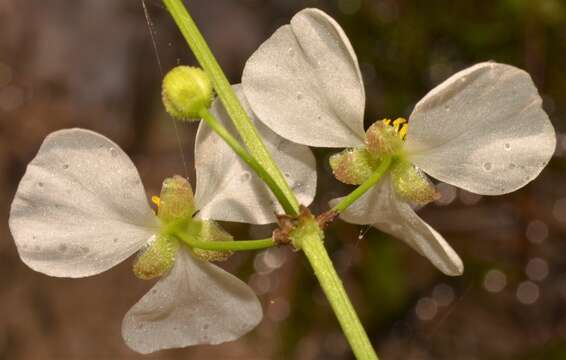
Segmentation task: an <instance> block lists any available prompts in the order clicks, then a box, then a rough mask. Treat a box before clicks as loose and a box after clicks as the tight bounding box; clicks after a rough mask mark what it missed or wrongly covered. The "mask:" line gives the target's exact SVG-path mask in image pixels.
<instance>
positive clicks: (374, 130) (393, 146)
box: [366, 119, 406, 157]
mask: <svg viewBox="0 0 566 360" xmlns="http://www.w3.org/2000/svg"><path fill="white" fill-rule="evenodd" d="M395 121H397V120H395ZM389 123H391V121H390V120H388V119H385V120H383V121H377V122H375V123H373V124H372V125H371V126H370V127H369V128H368V129H367V131H366V145H367V149H368V151H369V152H370V153H371V154H372V155H374V156H378V157H380V156H392V155H395V154H398V153H399V152H400V151H401V149H402V147H403V136H402V135H401V134H400V133H399V132H398V131H397V127H395V126H390V125H388V124H389ZM405 131H406V130H405Z"/></svg>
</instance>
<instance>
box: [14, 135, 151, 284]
mask: <svg viewBox="0 0 566 360" xmlns="http://www.w3.org/2000/svg"><path fill="white" fill-rule="evenodd" d="M156 225H157V224H156V218H155V216H154V215H153V212H152V210H151V208H150V207H149V205H148V203H147V199H146V195H145V192H144V189H143V185H142V183H141V179H140V177H139V174H138V172H137V170H136V168H135V166H134V164H133V163H132V161H131V160H130V159H129V158H128V156H127V155H126V154H125V153H124V152H123V151H122V150H121V149H120V148H119V147H118V145H116V144H115V143H113V142H112V141H110V140H109V139H107V138H106V137H104V136H102V135H100V134H97V133H95V132H92V131H88V130H82V129H69V130H61V131H57V132H54V133H52V134H51V135H49V136H48V137H47V138H46V139H45V141H44V142H43V144H42V145H41V148H40V149H39V152H38V154H37V156H36V157H35V158H34V159H33V160H32V161H31V162H30V164H29V165H28V167H27V170H26V173H25V175H24V177H23V178H22V180H21V182H20V185H19V186H18V190H17V192H16V196H15V198H14V201H13V203H12V208H11V210H10V231H11V232H12V235H13V237H14V239H15V241H16V246H17V248H18V252H19V254H20V257H21V258H22V260H23V261H24V262H25V263H26V264H27V265H28V266H29V267H31V268H32V269H34V270H36V271H40V272H42V273H45V274H47V275H51V276H63V277H83V276H89V275H94V274H98V273H100V272H102V271H105V270H107V269H109V268H110V267H112V266H114V265H116V264H118V263H119V262H121V261H122V260H124V259H125V258H127V257H128V256H130V255H131V254H133V253H134V252H136V251H137V250H139V249H140V248H141V247H142V246H143V245H144V244H145V243H146V241H147V240H148V239H149V238H150V237H151V236H152V234H153V232H154V228H155V226H156Z"/></svg>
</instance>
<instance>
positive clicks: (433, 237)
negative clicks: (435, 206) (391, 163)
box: [331, 177, 464, 276]
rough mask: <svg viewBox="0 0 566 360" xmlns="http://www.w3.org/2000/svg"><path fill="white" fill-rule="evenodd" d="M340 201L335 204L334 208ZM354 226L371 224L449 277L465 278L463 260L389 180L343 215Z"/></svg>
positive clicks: (332, 203) (377, 186) (367, 194)
mask: <svg viewBox="0 0 566 360" xmlns="http://www.w3.org/2000/svg"><path fill="white" fill-rule="evenodd" d="M339 200H340V199H335V200H332V201H331V205H334V204H335V203H336V202H338V201H339ZM340 217H341V218H342V219H344V220H345V221H347V222H349V223H353V224H363V225H366V224H371V225H373V226H374V227H376V228H378V229H379V230H381V231H383V232H386V233H388V234H391V235H393V236H395V237H397V238H399V239H401V240H404V241H405V242H406V243H407V244H409V245H410V246H411V247H412V248H413V249H415V250H416V251H417V252H418V253H420V254H421V255H423V256H424V257H426V258H428V259H429V260H430V261H431V262H432V263H433V264H434V265H435V266H436V267H437V268H438V269H439V270H440V271H442V272H443V273H445V274H446V275H451V276H455V275H461V274H462V272H463V269H464V266H463V264H462V260H460V258H459V257H458V254H456V252H455V251H454V250H453V249H452V248H451V247H450V245H449V244H448V243H447V242H446V240H444V238H443V237H442V236H441V235H440V234H439V233H438V232H436V231H435V230H434V229H433V228H432V227H431V226H430V225H428V224H427V223H426V222H424V221H423V220H422V219H421V218H420V217H419V216H418V215H417V214H416V213H415V212H414V211H413V209H412V208H411V206H410V205H409V204H407V203H405V202H403V201H402V200H401V199H399V198H398V196H397V195H396V194H395V192H394V190H393V188H392V187H391V182H390V179H389V177H387V178H384V179H383V181H382V182H381V183H379V184H378V185H376V186H375V187H374V188H373V189H371V190H369V191H368V192H367V193H366V194H365V195H363V196H362V197H361V198H360V199H358V201H356V202H355V203H354V204H352V206H350V207H349V208H348V209H347V210H346V211H345V212H344V213H342V215H341V216H340Z"/></svg>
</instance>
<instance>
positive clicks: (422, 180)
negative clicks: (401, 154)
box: [391, 161, 439, 205]
mask: <svg viewBox="0 0 566 360" xmlns="http://www.w3.org/2000/svg"><path fill="white" fill-rule="evenodd" d="M391 180H392V183H393V188H394V189H395V192H396V193H397V195H399V197H401V198H402V199H403V200H405V201H409V202H412V203H414V204H418V205H425V204H427V203H429V202H431V201H434V200H436V199H438V197H439V193H438V191H436V188H435V186H434V185H433V184H432V182H431V181H430V180H429V179H428V177H427V176H426V175H425V174H424V173H423V172H422V171H421V170H419V169H418V168H416V167H415V166H414V165H413V164H411V163H410V162H407V161H400V162H399V163H397V164H395V165H394V166H393V169H392V170H391Z"/></svg>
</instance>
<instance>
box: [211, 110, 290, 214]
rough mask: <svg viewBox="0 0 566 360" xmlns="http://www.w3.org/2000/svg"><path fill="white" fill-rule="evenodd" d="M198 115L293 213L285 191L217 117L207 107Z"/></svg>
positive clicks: (285, 208) (287, 211) (285, 207)
mask: <svg viewBox="0 0 566 360" xmlns="http://www.w3.org/2000/svg"><path fill="white" fill-rule="evenodd" d="M200 116H201V117H202V119H203V120H204V121H205V122H206V124H207V125H208V126H210V128H211V129H212V130H213V131H214V132H215V133H216V134H218V136H220V137H221V138H222V139H223V140H224V141H225V142H226V143H227V144H228V146H230V147H231V148H232V150H234V152H235V153H236V154H237V155H238V156H239V157H240V158H241V159H242V160H243V161H244V162H245V163H246V164H248V166H249V167H250V168H251V169H252V170H253V171H254V172H255V173H256V174H257V175H258V176H259V177H260V178H261V179H262V180H263V182H265V184H266V185H267V186H268V187H269V188H270V189H271V191H272V192H273V194H274V195H275V197H276V198H277V200H278V201H279V203H281V206H283V209H284V210H285V212H286V213H293V211H294V207H293V204H292V203H290V202H289V199H288V198H287V197H286V196H285V193H284V192H283V191H282V190H281V188H280V187H279V186H277V183H276V182H275V180H273V178H272V177H271V175H270V174H269V173H268V172H267V171H266V170H265V169H264V168H263V167H262V166H261V165H260V163H259V162H258V161H257V160H256V159H255V158H253V157H252V156H251V155H250V154H249V153H248V152H247V151H246V149H244V147H243V146H242V145H240V143H239V142H238V140H237V139H236V138H235V137H233V136H232V134H230V132H229V131H228V130H226V128H225V127H224V126H222V124H221V123H220V121H218V119H216V118H215V117H214V115H212V114H211V113H210V111H208V110H207V109H203V110H201V111H200Z"/></svg>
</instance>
